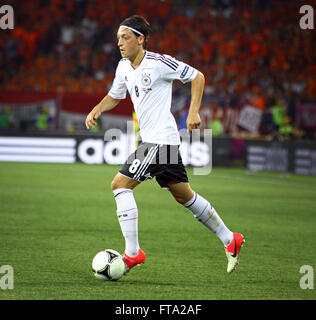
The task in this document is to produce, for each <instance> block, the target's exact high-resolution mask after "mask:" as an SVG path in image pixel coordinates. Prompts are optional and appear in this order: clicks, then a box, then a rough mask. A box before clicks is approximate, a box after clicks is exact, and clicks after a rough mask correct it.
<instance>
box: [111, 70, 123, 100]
mask: <svg viewBox="0 0 316 320" xmlns="http://www.w3.org/2000/svg"><path fill="white" fill-rule="evenodd" d="M126 91H127V87H126V84H125V81H124V79H123V77H122V75H121V74H120V65H118V66H117V68H116V72H115V78H114V80H113V84H112V87H111V89H110V91H109V93H108V95H109V96H111V97H112V98H113V99H118V100H122V99H125V98H126Z"/></svg>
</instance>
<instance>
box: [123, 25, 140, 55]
mask: <svg viewBox="0 0 316 320" xmlns="http://www.w3.org/2000/svg"><path fill="white" fill-rule="evenodd" d="M117 45H118V47H119V49H120V51H121V55H122V57H123V58H128V59H131V58H132V59H133V58H134V57H136V56H137V54H138V51H139V50H140V48H142V45H141V44H140V40H139V39H138V38H137V37H136V36H135V34H134V33H133V32H132V31H131V30H129V29H127V28H124V27H120V28H119V30H118V32H117Z"/></svg>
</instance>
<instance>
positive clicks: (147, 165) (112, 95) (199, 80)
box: [85, 15, 245, 273]
mask: <svg viewBox="0 0 316 320" xmlns="http://www.w3.org/2000/svg"><path fill="white" fill-rule="evenodd" d="M149 33H150V25H149V23H148V21H147V20H146V19H145V18H144V17H141V16H138V15H133V16H131V17H129V18H127V19H125V20H124V21H123V22H122V23H121V24H120V26H119V29H118V32H117V41H118V47H119V50H120V52H121V55H122V59H121V60H120V61H119V63H118V66H117V69H116V74H115V78H114V81H113V85H112V88H111V89H110V91H109V92H108V94H107V95H106V96H105V97H104V98H103V99H102V100H101V101H100V103H99V104H97V105H96V106H95V107H94V108H93V109H92V110H91V112H90V113H89V114H88V116H87V118H86V122H85V123H86V127H87V129H90V128H92V127H93V126H94V125H95V124H96V120H97V119H98V118H99V117H100V115H101V114H102V113H103V112H105V111H108V110H111V109H113V108H114V107H115V106H116V105H117V104H118V103H119V102H120V100H122V99H125V97H126V92H127V91H128V92H129V94H130V96H131V99H132V102H133V105H134V110H135V112H136V115H137V119H138V124H139V128H140V135H141V139H142V143H141V144H140V145H139V147H138V148H137V149H136V151H135V152H134V153H132V154H131V155H130V156H129V157H128V159H127V161H126V162H125V164H124V165H123V166H122V168H121V169H120V170H119V172H118V173H117V175H116V176H115V177H114V179H113V181H112V190H113V194H114V198H115V201H116V205H117V215H118V220H119V223H120V227H121V230H122V233H123V236H124V238H125V252H124V255H123V258H124V261H125V263H126V266H127V268H126V271H129V270H130V269H131V268H133V267H134V266H135V265H138V264H140V263H143V262H144V261H145V259H146V254H145V253H144V251H143V250H142V249H141V248H140V246H139V242H138V209H137V204H136V202H135V198H134V195H133V190H134V188H135V187H136V186H137V185H138V184H139V183H141V182H144V181H145V180H147V179H152V178H153V177H155V178H156V181H157V182H158V183H159V185H160V186H161V187H162V188H167V189H168V190H169V191H170V192H171V194H172V195H173V197H174V199H175V200H176V201H178V202H179V203H180V204H182V205H183V206H184V207H186V208H187V209H188V210H190V211H191V212H192V213H193V215H194V217H195V218H196V219H197V220H198V221H200V222H201V223H202V224H204V225H205V226H206V227H207V228H208V229H209V230H211V231H212V232H214V233H215V234H216V235H217V236H218V237H219V239H220V240H221V241H222V243H223V245H224V248H225V252H226V256H227V259H228V265H227V272H229V273H230V272H232V271H233V270H235V268H236V266H237V264H238V262H239V250H240V248H241V246H242V244H243V242H244V241H245V240H244V236H243V235H242V234H240V233H233V232H232V231H230V230H229V229H228V228H227V226H226V225H225V224H224V222H223V220H222V219H221V218H220V216H219V215H218V213H217V212H216V210H215V208H214V207H213V206H212V205H211V204H210V202H209V201H208V200H206V199H204V198H203V197H202V196H201V195H199V194H198V193H197V192H195V191H193V190H192V189H191V187H190V184H189V181H188V177H187V174H186V170H185V167H184V165H183V163H182V159H181V156H180V154H179V152H178V151H179V145H180V137H179V132H178V130H177V125H176V122H175V119H174V117H173V115H172V114H171V112H170V108H171V96H172V83H173V81H174V80H180V81H182V82H183V83H188V82H191V103H190V108H189V113H188V117H187V129H188V131H190V132H191V131H192V130H193V129H196V128H198V127H199V125H200V122H201V120H200V116H199V108H200V104H201V100H202V95H203V90H204V82H205V80H204V76H203V74H202V73H201V72H199V71H198V70H196V69H195V68H193V67H191V66H190V65H188V64H185V63H183V62H181V61H178V60H176V59H174V58H172V57H170V56H168V55H162V54H158V53H154V52H150V51H148V50H147V49H146V48H147V41H148V38H149Z"/></svg>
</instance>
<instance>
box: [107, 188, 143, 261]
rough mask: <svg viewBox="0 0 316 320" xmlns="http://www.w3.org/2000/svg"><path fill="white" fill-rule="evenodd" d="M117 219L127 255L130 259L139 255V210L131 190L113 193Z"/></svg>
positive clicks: (118, 190)
mask: <svg viewBox="0 0 316 320" xmlns="http://www.w3.org/2000/svg"><path fill="white" fill-rule="evenodd" d="M113 193H114V197H115V201H116V207H117V217H118V220H119V223H120V226H121V230H122V233H123V236H124V238H125V253H126V254H127V255H128V256H129V257H135V256H137V255H138V250H139V244H138V210H137V205H136V201H135V198H134V195H133V190H131V189H123V188H121V189H116V190H114V191H113Z"/></svg>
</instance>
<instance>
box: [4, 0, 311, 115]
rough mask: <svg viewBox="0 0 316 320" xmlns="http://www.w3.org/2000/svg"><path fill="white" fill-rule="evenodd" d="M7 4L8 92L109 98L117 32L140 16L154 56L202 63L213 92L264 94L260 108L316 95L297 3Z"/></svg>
mask: <svg viewBox="0 0 316 320" xmlns="http://www.w3.org/2000/svg"><path fill="white" fill-rule="evenodd" d="M314 2H315V1H314V0H313V1H309V3H310V4H311V5H313V3H314ZM7 3H8V4H11V5H12V6H13V8H14V13H15V28H14V29H13V30H1V31H0V34H1V38H2V40H1V41H0V65H1V68H0V83H1V89H2V90H10V91H12V90H14V91H34V90H35V91H45V92H51V91H58V92H105V93H106V92H107V91H108V89H109V87H110V85H111V83H112V81H113V77H114V72H115V68H116V65H117V62H118V61H119V59H120V55H119V51H118V50H117V46H116V31H117V27H118V25H119V23H120V22H121V21H122V20H123V19H125V18H126V17H127V16H129V15H131V14H140V15H143V16H145V17H146V18H147V19H148V21H149V22H150V23H151V26H152V29H153V32H152V35H151V38H150V40H149V45H148V50H150V51H155V52H159V53H165V54H169V55H171V56H174V57H176V58H178V59H179V60H182V61H185V62H187V63H189V64H190V65H192V66H194V67H196V68H197V69H199V70H200V71H202V72H203V73H204V75H205V76H206V85H207V86H210V87H211V88H212V92H213V93H215V94H218V95H227V94H234V93H239V94H244V93H247V92H254V93H258V96H259V97H261V98H258V100H257V102H255V103H257V104H258V107H259V108H261V109H263V108H264V106H265V98H264V97H269V96H275V95H285V96H290V95H291V94H296V95H298V96H304V97H306V98H307V99H316V77H315V75H316V54H315V52H316V41H315V40H316V39H315V38H316V36H315V34H316V33H315V30H301V29H300V27H299V18H300V14H299V7H300V5H301V4H303V2H302V3H301V2H300V1H292V0H289V1H271V0H265V1H263V0H251V1H250V0H249V1H248V0H225V1H224V0H223V1H220V0H209V1H207V0H204V1H179V0H165V1H162V0H161V1H148V0H130V1H125V0H115V1H104V0H91V1H87V0H67V1H62V0H51V1H48V0H32V1H18V2H17V1H7ZM16 3H18V4H16ZM15 4H16V5H15ZM314 8H315V10H316V3H315V7H314ZM3 40H4V41H3ZM262 97H263V98H262Z"/></svg>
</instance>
